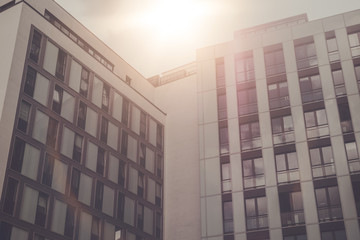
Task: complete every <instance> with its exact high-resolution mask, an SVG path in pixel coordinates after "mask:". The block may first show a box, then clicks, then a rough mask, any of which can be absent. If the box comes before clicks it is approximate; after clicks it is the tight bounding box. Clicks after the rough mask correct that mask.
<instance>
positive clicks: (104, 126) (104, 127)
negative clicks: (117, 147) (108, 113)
mask: <svg viewBox="0 0 360 240" xmlns="http://www.w3.org/2000/svg"><path fill="white" fill-rule="evenodd" d="M108 126H109V121H108V120H107V119H106V118H104V117H102V118H101V129H100V140H101V141H103V142H105V143H106V142H107V138H108Z"/></svg>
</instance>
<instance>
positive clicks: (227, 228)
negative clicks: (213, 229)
mask: <svg viewBox="0 0 360 240" xmlns="http://www.w3.org/2000/svg"><path fill="white" fill-rule="evenodd" d="M223 219H224V233H231V232H234V223H233V206H232V201H226V202H223Z"/></svg>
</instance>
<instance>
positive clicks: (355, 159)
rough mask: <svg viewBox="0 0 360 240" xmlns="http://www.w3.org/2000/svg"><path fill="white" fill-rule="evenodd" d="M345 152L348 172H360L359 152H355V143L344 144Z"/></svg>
mask: <svg viewBox="0 0 360 240" xmlns="http://www.w3.org/2000/svg"><path fill="white" fill-rule="evenodd" d="M345 150H346V156H347V160H348V164H349V169H350V172H357V171H360V162H359V152H358V150H357V146H356V142H347V143H345Z"/></svg>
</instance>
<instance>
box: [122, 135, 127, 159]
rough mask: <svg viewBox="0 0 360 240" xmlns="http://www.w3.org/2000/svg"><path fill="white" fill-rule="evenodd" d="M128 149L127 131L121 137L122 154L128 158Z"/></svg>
mask: <svg viewBox="0 0 360 240" xmlns="http://www.w3.org/2000/svg"><path fill="white" fill-rule="evenodd" d="M127 147H128V134H127V133H126V132H125V131H122V135H121V154H122V155H124V156H127Z"/></svg>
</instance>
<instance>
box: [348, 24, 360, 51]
mask: <svg viewBox="0 0 360 240" xmlns="http://www.w3.org/2000/svg"><path fill="white" fill-rule="evenodd" d="M348 38H349V43H350V48H351V55H352V56H353V57H357V56H359V55H360V31H359V30H357V31H356V32H352V33H348Z"/></svg>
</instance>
